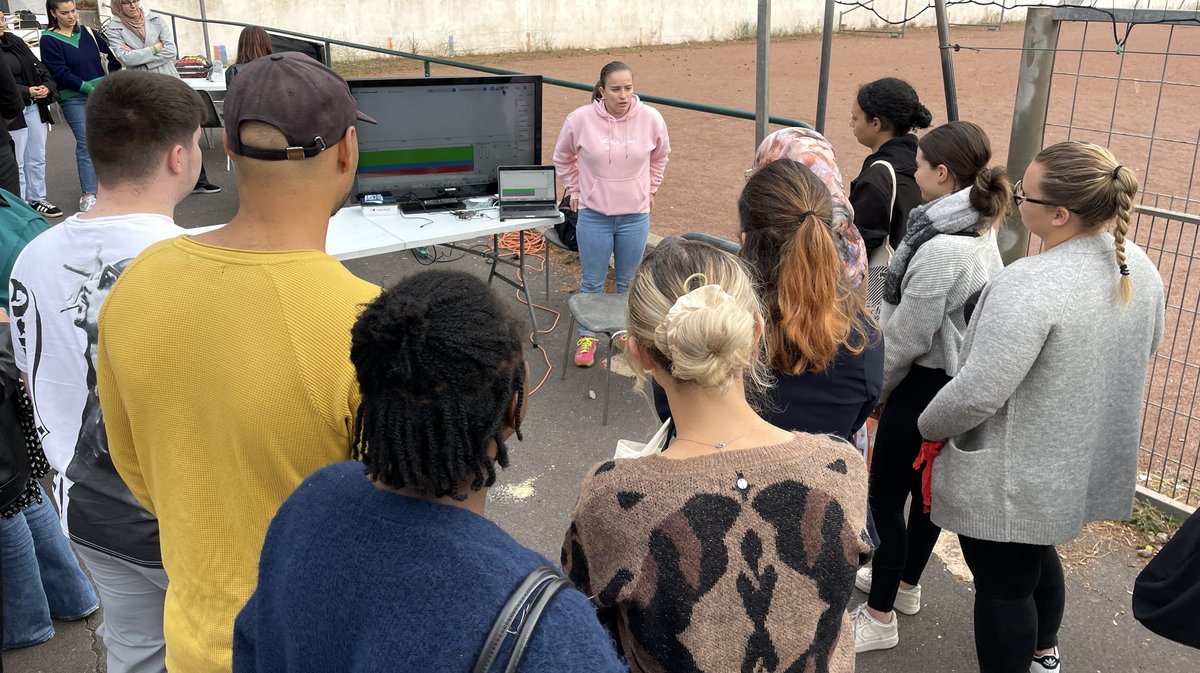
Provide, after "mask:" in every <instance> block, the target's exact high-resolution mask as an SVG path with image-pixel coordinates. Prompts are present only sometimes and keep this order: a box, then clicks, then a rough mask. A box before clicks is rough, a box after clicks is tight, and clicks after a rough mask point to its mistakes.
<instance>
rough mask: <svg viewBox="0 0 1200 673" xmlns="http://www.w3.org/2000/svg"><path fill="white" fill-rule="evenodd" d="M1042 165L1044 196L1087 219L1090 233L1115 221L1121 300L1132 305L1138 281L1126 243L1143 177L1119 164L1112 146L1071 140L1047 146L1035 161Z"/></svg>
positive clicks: (1084, 224) (1114, 233)
mask: <svg viewBox="0 0 1200 673" xmlns="http://www.w3.org/2000/svg"><path fill="white" fill-rule="evenodd" d="M1034 161H1035V162H1037V163H1038V164H1040V165H1041V166H1042V168H1043V169H1044V170H1043V176H1042V184H1041V185H1040V186H1041V190H1042V194H1043V198H1045V199H1047V200H1048V201H1050V202H1051V203H1055V204H1058V205H1060V206H1062V207H1063V208H1066V209H1067V210H1069V211H1070V212H1072V213H1074V214H1076V215H1078V216H1079V218H1080V219H1081V220H1083V226H1084V228H1085V229H1094V228H1098V227H1102V226H1104V225H1106V224H1108V223H1109V222H1112V223H1113V239H1114V240H1115V243H1116V245H1115V246H1114V254H1115V256H1116V261H1117V271H1118V273H1120V277H1119V278H1118V280H1117V297H1118V299H1120V300H1121V303H1123V304H1124V303H1128V302H1129V300H1130V299H1131V298H1132V297H1133V279H1132V278H1131V277H1130V274H1129V264H1128V261H1127V259H1126V257H1125V240H1126V238H1128V236H1129V226H1130V221H1131V220H1132V218H1133V197H1134V196H1136V195H1137V191H1138V179H1137V175H1136V174H1135V173H1134V172H1133V170H1132V169H1130V168H1128V167H1126V166H1122V165H1121V164H1119V163H1117V159H1116V157H1114V156H1113V154H1112V152H1110V151H1108V148H1106V147H1102V146H1100V145H1097V144H1095V143H1089V142H1083V141H1079V140H1068V141H1066V142H1061V143H1057V144H1054V145H1051V146H1050V147H1047V148H1046V149H1044V150H1042V151H1041V152H1039V153H1038V155H1037V156H1036V157H1034Z"/></svg>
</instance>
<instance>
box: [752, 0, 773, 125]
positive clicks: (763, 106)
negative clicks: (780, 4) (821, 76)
mask: <svg viewBox="0 0 1200 673" xmlns="http://www.w3.org/2000/svg"><path fill="white" fill-rule="evenodd" d="M756 61H757V62H756V65H755V75H754V80H755V82H754V147H755V148H756V149H757V148H758V146H759V144H761V143H762V141H763V138H766V137H767V122H768V117H770V115H771V113H770V111H769V110H768V105H769V102H770V101H769V96H768V94H769V92H770V83H771V0H758V54H757V59H756Z"/></svg>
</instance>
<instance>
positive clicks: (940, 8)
mask: <svg viewBox="0 0 1200 673" xmlns="http://www.w3.org/2000/svg"><path fill="white" fill-rule="evenodd" d="M934 9H935V11H936V12H937V26H938V47H939V48H940V49H941V52H942V84H943V85H944V86H945V88H946V120H947V121H952V122H955V121H958V91H957V89H956V88H955V86H954V60H953V59H952V58H951V57H950V19H949V18H948V17H947V16H946V0H935V6H934Z"/></svg>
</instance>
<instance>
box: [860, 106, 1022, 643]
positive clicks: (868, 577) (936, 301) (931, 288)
mask: <svg viewBox="0 0 1200 673" xmlns="http://www.w3.org/2000/svg"><path fill="white" fill-rule="evenodd" d="M991 158H992V148H991V143H990V142H989V141H988V137H987V135H986V134H985V133H984V132H983V129H981V128H980V127H979V126H978V125H976V124H973V123H971V122H950V123H948V124H943V125H942V126H939V127H937V128H935V129H933V130H932V131H930V132H929V133H927V134H926V135H925V136H924V137H922V138H921V139H920V141H918V143H917V169H916V172H915V178H916V181H917V185H918V186H919V187H920V188H921V196H922V198H924V199H925V200H926V201H927V203H925V204H924V205H920V206H917V207H916V208H913V209H912V212H911V213H910V214H909V216H908V229H907V231H906V232H905V234H904V238H903V239H901V241H900V245H899V247H897V248H896V254H895V255H894V256H893V257H892V261H891V262H890V263H889V265H888V270H887V275H886V277H885V280H884V288H883V305H882V311H881V322H882V324H883V337H884V342H885V343H886V344H887V347H886V348H885V349H884V358H883V361H884V367H883V393H882V395H880V400H882V401H883V405H884V406H883V411H882V413H881V414H880V417H879V429H878V431H877V434H876V436H875V452H874V455H873V458H872V461H871V491H870V503H871V514H872V515H873V516H874V519H875V529H876V532H877V533H878V534H879V547H878V549H877V550H876V552H875V560H874V562H873V565H872V568H864V569H862V570H860V571H859V573H858V577H857V586H858V588H859V589H861V590H863V591H865V592H867V593H868V594H869V598H868V600H867V602H866V603H864V604H863V605H861V606H860V607H859V608H858V609H857V610H856V611H855V613H854V627H855V629H854V630H855V633H854V638H855V649H856V650H857V651H859V652H867V651H870V650H883V649H888V648H892V647H895V646H896V644H897V643H899V638H900V637H899V630H898V628H897V625H896V611H900V612H903V613H904V614H907V615H913V614H916V613H917V611H919V610H920V609H921V585H920V579H921V573H922V572H924V570H925V564H926V563H927V562H928V561H929V555H930V554H931V553H932V552H933V546H934V544H935V543H936V542H937V539H938V534H939V533H940V530H939V529H938V528H937V527H936V526H934V525H933V524H932V523H931V522H930V520H929V515H928V514H926V513H925V512H924V508H923V506H922V503H921V479H920V474H919V473H918V472H917V471H916V470H914V469H913V466H912V465H913V461H914V460H915V459H916V458H917V455H918V453H919V451H920V449H921V433H920V431H919V430H918V429H917V418H918V417H919V416H920V415H921V412H922V411H924V410H925V405H927V404H928V403H929V400H931V399H933V397H934V395H936V394H937V393H938V391H939V390H941V389H942V387H943V386H945V385H946V383H947V382H948V381H950V377H951V376H953V375H954V373H955V372H956V371H958V366H959V359H958V350H959V347H960V346H961V345H962V338H963V337H962V335H963V333H964V332H965V331H966V326H967V319H968V318H967V314H968V305H969V304H970V303H971V301H973V299H974V297H976V296H977V295H978V293H979V292H980V290H981V289H982V288H983V287H984V286H985V285H986V284H987V282H988V281H989V280H990V279H991V277H992V276H994V275H995V274H996V273H997V272H998V271H999V270H1000V268H1001V266H1002V263H1001V261H1000V250H999V248H997V246H996V231H995V229H996V227H997V226H998V225H999V223H1000V222H1001V221H1002V220H1003V219H1004V216H1005V215H1006V214H1007V213H1008V212H1009V208H1010V200H1011V198H1012V186H1011V185H1010V184H1009V181H1008V177H1007V175H1006V174H1005V171H1004V168H1002V167H998V166H997V167H992V168H989V167H988V162H989V161H990V160H991ZM910 495H911V496H913V504H912V506H911V507H910V508H909V512H908V520H907V523H906V521H905V517H904V503H905V501H907V500H908V498H909V496H910Z"/></svg>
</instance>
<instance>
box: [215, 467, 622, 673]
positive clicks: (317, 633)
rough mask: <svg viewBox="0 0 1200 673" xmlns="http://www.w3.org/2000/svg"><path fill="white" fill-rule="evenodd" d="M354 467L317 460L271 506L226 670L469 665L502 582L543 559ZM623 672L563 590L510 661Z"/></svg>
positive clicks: (507, 587) (579, 603)
mask: <svg viewBox="0 0 1200 673" xmlns="http://www.w3.org/2000/svg"><path fill="white" fill-rule="evenodd" d="M363 471H364V468H363V465H362V464H361V463H358V462H354V461H347V462H343V463H335V464H333V465H330V466H327V467H325V468H322V469H320V470H318V471H317V472H315V473H314V474H313V475H312V476H310V477H309V478H308V479H307V480H305V482H304V483H303V484H301V485H300V486H299V488H297V489H296V491H295V492H294V493H293V494H292V495H291V497H289V498H288V499H287V501H286V502H285V503H284V504H283V506H282V507H281V508H280V509H279V512H278V514H277V515H276V516H275V519H274V521H272V522H271V527H270V529H269V530H268V531H267V537H266V541H265V543H264V545H263V551H262V560H261V563H260V565H259V577H258V588H257V589H256V590H255V592H254V594H253V595H252V596H251V597H250V601H249V602H248V603H247V604H246V607H245V609H243V610H242V612H241V614H240V615H238V618H237V621H236V622H235V623H234V634H233V670H234V673H285V672H286V673H299V672H302V671H305V672H307V671H311V672H312V673H318V672H319V673H326V672H328V671H356V672H359V673H370V672H376V671H377V672H379V673H383V672H385V671H438V672H439V673H469V671H470V670H471V667H472V666H473V665H474V663H475V659H476V657H477V656H478V655H479V650H480V649H481V647H482V645H483V641H484V638H485V637H486V636H487V633H488V630H489V629H490V628H491V626H492V622H493V621H494V620H495V618H496V616H497V615H498V614H499V612H500V607H501V606H502V605H503V604H504V602H505V601H506V600H507V599H508V595H509V594H510V593H511V592H512V590H513V589H515V588H516V586H517V584H519V583H520V581H521V580H522V579H524V577H525V576H526V575H528V574H529V572H530V571H532V570H534V569H535V568H537V567H539V566H551V567H555V566H554V564H552V563H550V562H549V561H547V560H546V559H545V558H544V557H542V556H541V555H540V554H537V553H535V552H533V551H530V550H528V549H526V548H524V547H522V546H521V545H520V544H517V542H516V541H515V540H513V539H512V538H511V537H510V536H509V535H508V534H507V533H505V532H504V531H503V530H501V529H500V528H499V527H498V526H496V525H495V524H494V523H492V522H491V521H488V520H487V519H485V518H483V517H481V516H479V515H477V514H475V513H473V512H469V511H467V510H465V509H462V508H459V507H452V506H449V505H442V504H438V503H433V502H428V501H424V500H416V499H413V498H408V497H405V496H402V495H399V494H396V493H392V492H389V491H384V490H381V489H378V488H376V487H375V486H373V485H372V484H371V483H370V482H369V481H368V480H367V478H366V476H365V475H364V472H363ZM506 652H507V647H506V648H505V653H503V654H502V656H501V661H507V653H506ZM627 670H628V668H627V667H626V666H624V665H623V664H622V663H621V661H620V659H619V658H618V656H617V653H616V648H615V646H614V645H613V642H612V640H611V638H609V636H608V633H607V632H606V631H605V630H604V627H602V626H601V625H600V622H599V621H597V618H596V609H595V608H594V607H593V606H592V604H591V603H590V602H589V601H588V599H587V598H585V597H584V596H583V594H581V593H579V591H578V590H576V589H573V588H565V589H563V590H561V591H560V592H559V593H558V594H557V595H555V596H554V598H553V599H551V601H550V603H549V605H548V606H547V608H546V612H545V613H544V614H543V615H542V619H541V621H540V622H539V623H538V625H537V628H536V630H535V631H534V634H533V637H532V638H531V639H530V642H529V645H528V648H527V649H526V650H525V657H524V659H523V660H522V664H521V666H520V671H521V673H539V672H544V673H562V672H564V671H571V672H572V673H592V672H596V673H600V672H604V673H609V672H613V673H616V672H617V671H627Z"/></svg>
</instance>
